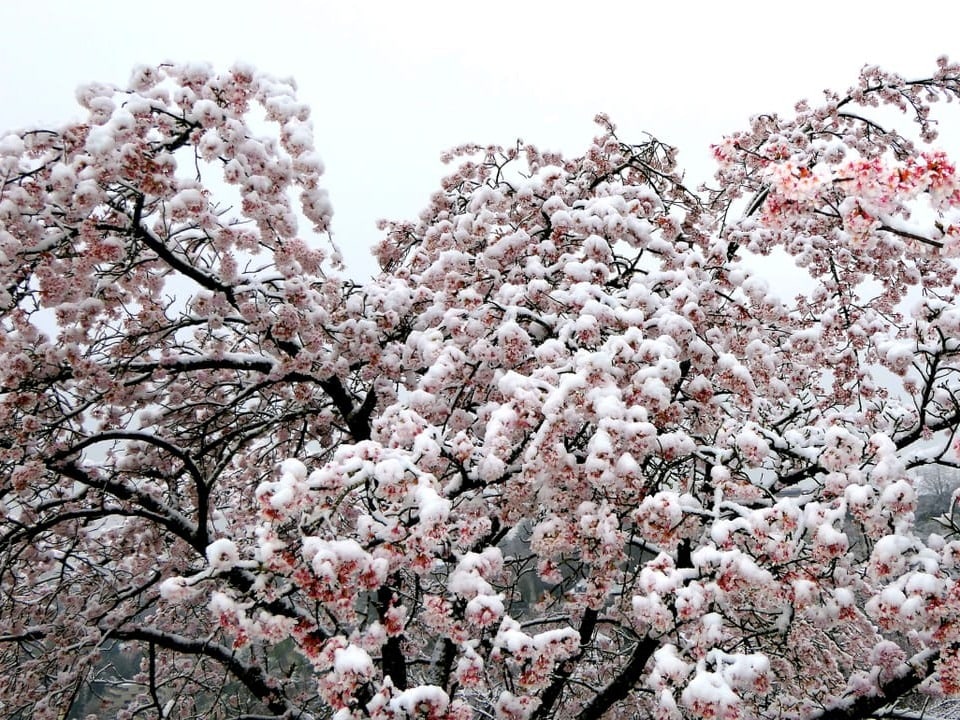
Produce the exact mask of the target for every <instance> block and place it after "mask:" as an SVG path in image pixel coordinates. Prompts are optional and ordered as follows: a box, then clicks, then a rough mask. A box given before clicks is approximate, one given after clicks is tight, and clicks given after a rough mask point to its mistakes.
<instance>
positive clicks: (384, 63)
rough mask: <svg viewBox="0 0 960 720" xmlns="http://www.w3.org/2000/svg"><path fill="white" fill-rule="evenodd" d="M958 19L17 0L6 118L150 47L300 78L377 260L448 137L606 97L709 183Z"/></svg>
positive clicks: (944, 6)
mask: <svg viewBox="0 0 960 720" xmlns="http://www.w3.org/2000/svg"><path fill="white" fill-rule="evenodd" d="M958 27H960V6H956V5H954V4H953V3H950V2H946V1H942V2H929V1H926V0H917V1H914V2H909V3H905V2H885V1H884V0H875V1H873V2H860V1H847V0H806V1H805V2H790V3H783V2H775V1H771V0H768V1H767V2H759V1H752V0H751V1H749V2H747V1H741V2H738V1H737V0H728V1H726V2H720V1H716V0H714V1H712V2H689V1H686V2H685V1H684V0H672V1H667V0H661V1H659V2H656V3H648V2H642V1H640V0H635V1H633V2H630V1H628V0H622V1H620V2H616V1H610V0H581V1H580V2H566V1H565V0H555V1H554V2H540V1H536V2H528V1H524V0H479V1H475V2H470V1H469V0H467V1H464V2H453V1H449V0H448V1H447V2H441V1H436V2H434V1H429V2H426V1H424V2H418V1H417V0H406V1H404V2H391V1H388V0H381V1H368V2H307V1H306V0H303V1H297V0H271V1H270V2H248V1H246V0H233V1H232V2H212V1H209V0H191V1H189V2H184V1H182V0H164V2H159V3H136V2H130V0H102V1H100V2H98V1H96V0H61V1H56V0H33V1H32V2H22V1H20V0H9V1H3V2H0V28H3V29H4V31H5V32H4V38H3V41H2V42H0V68H2V69H3V79H2V80H0V129H8V128H12V127H20V126H25V125H30V124H34V123H38V122H45V123H56V122H59V121H61V120H63V119H66V118H67V117H70V116H73V115H75V114H77V111H76V109H75V105H74V102H73V90H74V88H75V87H76V86H77V85H78V84H80V83H84V82H88V81H92V80H102V81H107V82H113V83H117V84H124V83H125V82H126V79H127V77H128V73H129V70H130V68H131V67H132V66H133V65H135V64H137V63H153V62H159V61H162V60H166V59H174V60H204V61H210V62H212V63H214V64H215V65H217V66H220V67H226V66H228V65H229V64H231V63H232V62H233V61H235V60H245V61H249V62H251V63H253V64H255V65H256V66H258V67H259V68H261V69H263V70H266V71H268V72H271V73H273V74H275V75H281V76H290V75H292V76H293V77H295V78H296V79H297V82H298V84H299V87H300V97H301V98H302V99H303V100H305V101H307V102H308V103H309V104H310V105H311V106H312V107H313V110H314V123H315V126H316V128H315V129H316V142H317V146H318V149H319V151H320V152H321V154H322V155H323V157H324V159H325V162H326V165H327V180H326V184H327V187H328V189H329V191H330V194H331V198H332V201H333V204H334V211H335V218H334V232H335V235H336V239H337V241H338V243H339V244H340V245H341V247H342V248H343V250H344V255H345V256H346V259H347V262H348V265H349V266H350V267H351V268H352V269H353V271H354V273H355V274H360V275H364V274H369V273H370V272H372V271H373V264H372V261H371V260H370V259H369V251H368V248H369V246H370V245H371V244H372V242H373V241H374V240H375V239H376V237H377V231H376V229H375V227H374V223H375V222H376V220H377V218H380V217H391V218H398V219H399V218H404V217H412V216H414V215H416V213H417V212H418V211H419V209H420V208H421V207H422V206H423V205H424V203H425V201H426V199H427V197H428V196H429V194H430V193H431V192H432V191H433V190H434V189H435V188H436V187H437V183H438V180H439V177H440V175H441V173H442V167H441V165H440V163H439V160H438V158H439V155H440V153H441V152H442V151H443V150H444V149H446V148H448V147H450V146H451V145H455V144H459V143H462V142H466V141H476V142H484V143H486V142H499V143H503V144H507V143H510V142H512V141H513V140H514V139H515V138H517V137H522V138H523V139H524V140H526V141H528V142H532V143H534V144H536V145H538V146H540V147H545V148H551V149H559V150H563V151H565V152H570V153H575V152H579V151H580V150H581V149H583V148H584V147H585V146H586V144H587V143H588V141H589V139H590V138H591V137H592V135H593V132H594V125H593V122H592V118H593V116H594V115H595V114H596V112H598V111H604V112H606V113H608V114H609V115H610V116H611V117H612V118H613V120H614V121H615V122H616V123H617V124H618V125H619V127H620V134H621V137H623V139H625V140H627V141H629V140H631V139H640V133H641V132H642V131H644V130H646V131H649V132H651V133H653V134H655V135H657V136H658V137H660V138H661V139H663V140H666V141H668V142H672V143H673V144H675V145H678V146H679V147H680V149H681V152H680V160H681V163H683V164H686V165H688V166H689V167H690V168H691V173H692V175H693V176H694V177H695V178H697V179H702V177H703V176H704V174H705V173H707V172H708V163H707V160H706V158H707V147H708V145H709V143H711V142H714V141H716V140H718V139H719V138H720V136H721V135H722V134H723V133H724V132H726V131H730V130H733V129H736V128H737V127H740V126H742V125H743V123H744V122H745V121H746V119H747V118H748V117H749V116H750V115H752V114H754V113H757V112H763V111H768V110H781V111H788V110H789V108H790V107H791V106H792V104H793V102H794V101H795V100H796V99H799V98H800V97H805V96H806V97H811V98H812V99H816V98H817V97H818V96H819V93H820V92H821V91H822V90H823V89H824V88H826V87H838V88H845V87H847V86H848V85H849V84H850V83H852V81H853V80H854V78H855V77H856V74H857V72H858V70H859V68H860V67H861V66H862V65H863V64H865V63H875V64H880V65H883V66H885V67H888V68H890V69H893V70H897V71H899V72H902V73H904V74H906V75H913V74H918V73H929V72H931V71H932V70H933V68H934V60H935V58H936V57H937V56H938V55H940V54H943V53H946V54H949V55H951V56H952V57H960V34H958V30H957V28H958ZM366 268H369V269H368V270H366V271H364V270H365V269H366Z"/></svg>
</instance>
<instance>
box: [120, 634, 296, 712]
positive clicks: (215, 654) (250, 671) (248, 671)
mask: <svg viewBox="0 0 960 720" xmlns="http://www.w3.org/2000/svg"><path fill="white" fill-rule="evenodd" d="M110 635H111V636H112V637H113V638H115V639H116V640H137V641H141V642H148V643H153V644H154V645H156V646H157V647H161V648H164V649H165V650H173V651H174V652H179V653H185V654H189V655H203V656H205V657H209V658H211V659H213V660H216V661H217V662H218V663H220V664H221V665H223V666H224V668H226V669H227V670H228V671H229V672H230V674H231V675H233V676H234V677H235V678H237V680H239V681H240V682H242V683H243V684H244V685H245V686H246V688H247V689H248V690H249V691H250V692H251V693H253V695H254V696H256V697H257V698H258V699H259V700H260V701H261V702H262V703H263V704H264V705H266V706H267V707H268V708H269V709H270V712H273V713H276V714H277V715H282V714H283V713H287V712H291V711H293V712H294V713H295V711H294V709H293V708H292V707H291V706H290V704H289V703H288V702H287V701H286V700H285V699H284V698H283V697H281V696H280V695H279V694H278V693H277V691H276V690H274V689H273V688H271V687H270V683H269V681H268V678H267V676H266V675H265V674H264V672H263V670H261V669H260V668H259V667H257V666H256V665H250V664H248V663H245V662H243V661H242V660H240V659H239V658H237V656H236V655H235V654H234V652H233V651H232V650H230V649H229V648H227V647H226V646H224V645H220V644H218V643H214V642H211V641H209V640H193V639H191V638H188V637H184V636H183V635H176V634H174V633H169V632H163V631H161V630H157V629H155V628H145V627H141V628H130V629H122V630H114V631H112V632H111V633H110ZM298 716H299V713H296V714H292V715H291V717H298Z"/></svg>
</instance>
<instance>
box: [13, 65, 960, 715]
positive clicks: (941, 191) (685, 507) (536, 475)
mask: <svg viewBox="0 0 960 720" xmlns="http://www.w3.org/2000/svg"><path fill="white" fill-rule="evenodd" d="M958 94H960V67H958V66H956V65H953V64H950V63H948V62H947V61H946V60H942V61H941V62H940V63H939V65H938V67H937V70H936V72H935V73H934V74H933V75H931V76H930V77H929V78H924V79H920V80H905V79H903V78H900V77H898V76H896V75H893V74H890V73H886V72H884V71H881V70H879V69H876V68H867V69H865V70H864V72H863V74H862V75H861V78H860V80H859V82H858V84H857V85H856V86H855V87H853V88H851V89H850V90H848V91H847V92H845V93H836V94H828V95H827V97H826V99H825V101H824V102H823V103H822V104H821V105H813V104H809V103H800V104H798V106H797V108H796V113H795V115H793V116H791V117H783V118H781V117H777V116H772V115H761V116H757V117H755V118H754V119H753V121H752V122H751V124H750V127H749V128H748V129H747V130H746V131H744V132H741V133H737V134H734V135H731V136H729V137H727V138H724V139H722V140H721V141H720V142H719V143H718V144H717V145H716V146H715V148H714V154H715V156H716V159H717V162H718V170H717V174H716V177H715V179H714V182H713V187H712V188H704V189H695V188H690V187H687V186H686V185H685V184H684V181H683V177H682V174H681V172H680V170H679V169H678V168H677V167H676V162H675V151H674V149H673V148H672V147H670V146H668V145H666V144H664V143H662V142H660V141H658V140H654V139H650V138H648V139H645V140H644V141H643V142H641V143H639V144H629V143H627V142H625V141H624V140H622V139H621V138H620V137H619V136H618V135H617V133H616V130H615V128H614V126H613V124H612V123H611V122H610V120H609V119H607V118H605V117H602V116H601V117H598V124H599V132H598V135H597V137H596V138H594V139H593V141H592V143H591V144H590V145H589V146H588V147H587V149H586V151H585V152H584V153H583V154H582V155H581V156H579V157H575V158H568V157H563V156H560V155H558V154H555V153H546V152H541V151H539V150H538V149H537V148H536V147H534V146H531V145H524V144H517V145H515V146H509V147H499V146H464V147H461V148H457V149H455V150H454V151H452V152H451V153H450V154H449V157H448V159H449V160H450V162H451V163H453V164H454V166H455V169H454V170H453V171H452V173H451V174H450V175H449V176H448V177H446V178H445V179H444V180H443V181H442V184H441V188H440V190H439V191H438V192H437V193H436V194H435V195H434V196H433V197H432V198H431V199H430V203H429V205H428V206H427V208H426V209H425V210H424V211H423V212H422V213H421V214H420V216H419V217H418V218H417V219H416V220H415V221H411V222H395V223H384V224H383V227H382V230H383V238H382V240H381V241H380V243H379V244H378V246H377V247H376V248H375V253H376V257H377V259H378V261H379V264H380V268H381V272H380V273H379V274H378V275H377V276H375V277H374V278H372V279H371V280H370V281H369V282H367V283H366V284H364V285H361V286H358V285H356V284H354V283H352V282H349V281H348V280H346V279H345V278H344V277H342V276H341V275H340V274H339V272H340V263H339V257H338V254H337V252H336V248H335V247H334V246H333V245H332V244H331V243H330V242H329V240H325V241H324V242H323V243H319V242H315V241H314V240H313V239H308V238H310V234H309V233H303V232H302V231H301V230H299V229H298V227H300V226H302V225H304V221H306V225H307V226H310V225H312V227H313V229H314V231H316V232H320V233H322V232H324V231H325V230H326V229H327V228H328V226H329V222H330V218H331V211H330V205H329V203H328V201H327V197H326V194H325V192H324V191H323V189H322V188H321V187H320V182H319V178H320V174H321V173H322V170H323V165H322V162H321V161H320V160H319V158H318V156H317V155H316V153H315V151H314V149H313V144H312V136H311V131H310V125H309V118H308V111H307V109H306V108H305V107H304V106H302V105H301V104H300V103H298V102H297V101H296V99H295V96H294V92H293V88H292V86H291V85H290V84H289V83H283V82H279V81H276V80H273V79H270V78H268V77H265V76H262V75H259V74H257V73H256V72H254V71H253V70H251V69H249V68H246V67H235V68H233V69H231V70H230V71H228V72H226V73H224V74H221V75H217V74H215V73H214V72H213V71H211V70H210V69H208V68H206V67H202V66H164V67H160V68H141V69H138V70H137V71H136V72H135V73H134V76H133V78H132V80H131V84H130V87H129V88H127V89H120V88H111V87H104V86H91V87H90V88H87V89H84V90H81V91H80V93H79V94H78V98H79V100H80V102H81V104H82V105H83V106H84V107H85V108H87V110H88V117H87V118H86V119H85V120H83V121H81V122H79V123H76V124H72V125H69V126H65V127H62V128H59V129H55V130H30V131H24V132H17V133H12V134H8V135H6V136H4V137H3V138H2V139H0V176H2V177H3V183H4V185H3V193H2V195H0V275H2V278H3V281H2V283H0V308H2V323H3V330H4V334H3V335H2V336H0V353H2V362H0V423H2V427H3V432H2V435H0V438H2V440H3V442H2V447H0V463H2V475H3V477H6V478H7V481H6V483H5V484H4V485H3V486H2V491H0V492H2V493H3V495H2V509H3V512H4V516H3V520H2V523H3V524H2V530H0V532H2V538H3V543H2V545H0V547H2V548H3V550H2V552H3V553H4V555H3V558H4V561H3V564H2V565H0V568H2V571H0V572H2V574H0V590H2V592H0V610H2V612H0V666H2V667H3V668H5V671H4V675H5V676H9V677H12V678H14V680H12V681H11V683H10V684H9V687H8V688H7V689H0V708H2V709H4V710H7V711H8V715H10V716H12V717H27V716H30V717H58V716H59V715H61V714H69V713H71V712H73V713H79V712H91V710H89V708H91V707H94V706H95V704H96V702H97V701H96V698H95V695H96V693H97V689H98V688H99V687H101V685H103V684H105V683H107V682H108V681H114V682H116V681H119V680H123V681H125V682H129V683H133V684H135V685H136V686H137V687H139V688H140V690H141V691H142V692H141V693H140V696H139V697H137V698H136V699H135V701H132V702H131V703H129V704H128V705H127V706H126V707H125V708H124V709H121V710H120V712H121V713H127V716H129V717H135V716H137V715H138V713H139V715H141V716H143V715H149V716H159V717H190V716H191V713H192V714H193V716H211V717H236V718H240V717H248V718H252V717H277V718H279V717H302V718H307V717H326V716H328V715H329V714H330V713H333V714H334V716H335V717H337V718H338V720H348V718H357V719H360V718H371V719H374V720H402V719H403V718H437V719H439V718H451V719H453V718H457V719H460V718H463V719H466V718H470V717H497V718H504V719H514V718H516V719H518V720H519V719H523V720H526V719H527V718H532V719H535V720H547V719H549V718H554V717H571V718H577V719H578V720H598V719H599V718H600V717H623V718H632V717H638V716H643V717H647V716H655V717H658V718H681V717H709V718H715V717H723V718H739V717H743V718H747V717H769V718H781V717H796V718H801V717H802V718H812V717H828V718H851V719H852V718H859V717H866V716H869V715H871V714H872V713H875V712H877V711H878V710H880V709H881V708H883V707H884V706H887V705H889V704H891V703H895V702H896V701H897V700H898V699H900V698H901V697H902V696H905V695H907V694H908V693H910V692H913V691H914V690H917V689H919V690H922V691H924V692H928V693H932V694H947V695H950V694H955V693H957V692H960V654H958V647H960V645H958V643H960V625H958V621H960V617H958V612H960V605H958V602H957V595H958V592H960V585H958V562H960V540H958V539H957V538H956V532H957V531H960V527H958V526H957V524H956V522H957V520H956V519H955V518H954V516H953V507H952V506H951V507H944V508H942V511H943V512H944V513H945V516H944V518H943V521H944V530H943V533H942V534H940V535H934V536H930V537H921V536H920V535H919V534H918V533H917V532H916V531H915V520H916V518H915V509H916V502H917V488H916V482H915V479H914V474H913V472H912V471H913V470H915V469H917V468H921V467H923V466H927V465H937V466H941V467H944V468H948V469H952V468H956V467H957V463H958V458H957V447H956V443H955V433H956V430H957V427H958V424H960V379H958V371H960V365H958V363H957V353H958V348H960V306H958V304H957V301H956V296H957V294H958V291H960V279H958V276H957V268H958V265H957V261H956V257H957V255H958V250H960V248H958V243H957V240H958V238H960V212H958V208H960V180H958V179H957V175H956V168H955V165H954V164H953V161H952V160H951V159H950V157H949V156H948V155H947V154H946V153H945V152H943V151H942V150H940V149H937V148H936V147H935V146H933V145H932V144H931V143H932V141H933V140H934V138H935V129H936V124H935V122H934V119H933V117H932V115H931V106H932V104H933V103H934V102H935V101H938V100H952V99H956V98H957V96H958ZM255 108H259V109H257V110H255ZM904 118H906V119H907V120H908V121H915V122H913V123H910V122H908V123H906V124H905V126H904V127H899V128H898V126H897V125H896V123H897V121H898V120H901V121H902V120H903V119H904ZM263 127H268V128H272V130H271V132H273V133H274V136H273V137H269V136H268V137H264V136H263V135H262V133H263V132H264V131H263ZM214 183H215V184H214ZM293 195H298V196H299V200H300V202H299V204H296V203H295V202H294V200H293ZM219 196H222V197H223V198H224V200H223V201H222V202H221V201H219V200H217V199H216V198H217V197H219ZM768 254H773V255H775V256H778V257H789V258H790V259H791V260H792V262H793V263H794V264H795V268H796V273H797V276H798V277H802V279H803V282H801V283H799V286H800V287H802V288H804V289H803V290H802V292H800V294H799V295H797V296H796V297H792V298H791V297H785V296H784V294H783V293H780V292H778V288H775V287H773V288H772V287H771V286H770V283H769V282H767V281H766V280H765V279H764V277H763V272H762V270H763V268H764V264H763V260H762V256H765V255H768ZM118 644H119V645H118ZM121 647H122V648H123V649H125V650H128V651H129V654H132V655H133V657H134V659H135V661H136V662H139V663H140V672H139V673H128V674H127V675H123V674H122V673H121V672H120V670H119V669H118V668H117V667H116V663H115V662H108V661H106V660H105V657H106V656H105V655H104V653H108V654H109V653H115V652H119V651H120V649H121ZM14 668H16V672H14ZM64 668H66V669H64ZM205 714H206V715H205Z"/></svg>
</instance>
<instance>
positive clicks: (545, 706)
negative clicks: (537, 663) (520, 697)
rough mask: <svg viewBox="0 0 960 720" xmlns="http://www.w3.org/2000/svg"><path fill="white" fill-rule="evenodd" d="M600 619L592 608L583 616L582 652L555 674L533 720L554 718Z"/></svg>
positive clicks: (581, 626) (581, 632) (581, 623)
mask: <svg viewBox="0 0 960 720" xmlns="http://www.w3.org/2000/svg"><path fill="white" fill-rule="evenodd" d="M598 617H599V614H598V613H597V611H596V610H594V609H592V608H588V609H587V611H586V612H585V613H584V614H583V619H582V620H581V621H580V652H579V653H577V656H576V657H575V658H571V659H570V660H568V661H567V662H566V663H564V664H563V666H562V667H560V669H558V670H557V671H556V672H555V673H554V678H553V682H552V683H550V685H549V687H547V689H546V690H544V691H543V695H542V696H541V698H540V706H539V707H538V708H537V711H536V712H535V713H534V714H533V720H540V719H541V718H547V717H551V716H552V714H553V707H554V705H556V703H557V700H559V699H560V695H561V694H562V693H563V689H564V688H565V687H566V685H567V681H568V680H569V679H570V675H572V674H573V668H574V665H575V663H576V661H577V660H579V659H580V658H581V657H582V656H583V648H585V647H586V646H587V644H588V643H589V642H590V639H591V638H592V637H593V631H594V630H595V629H596V627H597V618H598Z"/></svg>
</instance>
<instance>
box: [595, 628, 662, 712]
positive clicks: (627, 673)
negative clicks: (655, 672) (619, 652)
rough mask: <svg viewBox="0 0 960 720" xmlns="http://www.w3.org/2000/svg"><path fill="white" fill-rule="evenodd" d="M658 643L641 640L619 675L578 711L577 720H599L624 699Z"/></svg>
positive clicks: (649, 638)
mask: <svg viewBox="0 0 960 720" xmlns="http://www.w3.org/2000/svg"><path fill="white" fill-rule="evenodd" d="M658 646H659V643H658V642H657V640H655V639H653V638H651V637H649V636H648V637H645V638H643V639H642V640H641V641H640V642H639V643H637V646H636V647H635V648H634V650H633V655H631V656H630V661H629V662H628V663H627V664H626V665H625V666H624V668H623V669H622V670H621V671H620V674H619V675H618V676H617V677H616V679H614V681H613V682H611V683H610V684H609V685H607V686H606V687H605V688H604V689H603V690H601V691H600V692H599V693H597V694H596V695H595V696H594V698H593V700H591V701H590V702H589V703H587V705H586V706H585V707H584V708H583V710H581V711H580V714H579V715H578V716H577V720H600V718H601V717H602V716H603V714H604V713H605V712H607V710H609V709H610V708H612V707H613V706H614V705H616V704H617V703H618V702H620V701H621V700H623V699H625V698H626V697H627V696H628V695H629V694H630V691H631V690H633V688H634V687H636V685H637V683H638V682H639V681H640V678H641V676H642V675H643V669H644V668H645V667H646V665H647V661H648V660H650V658H651V656H652V655H653V652H654V651H655V650H656V649H657V647H658Z"/></svg>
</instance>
